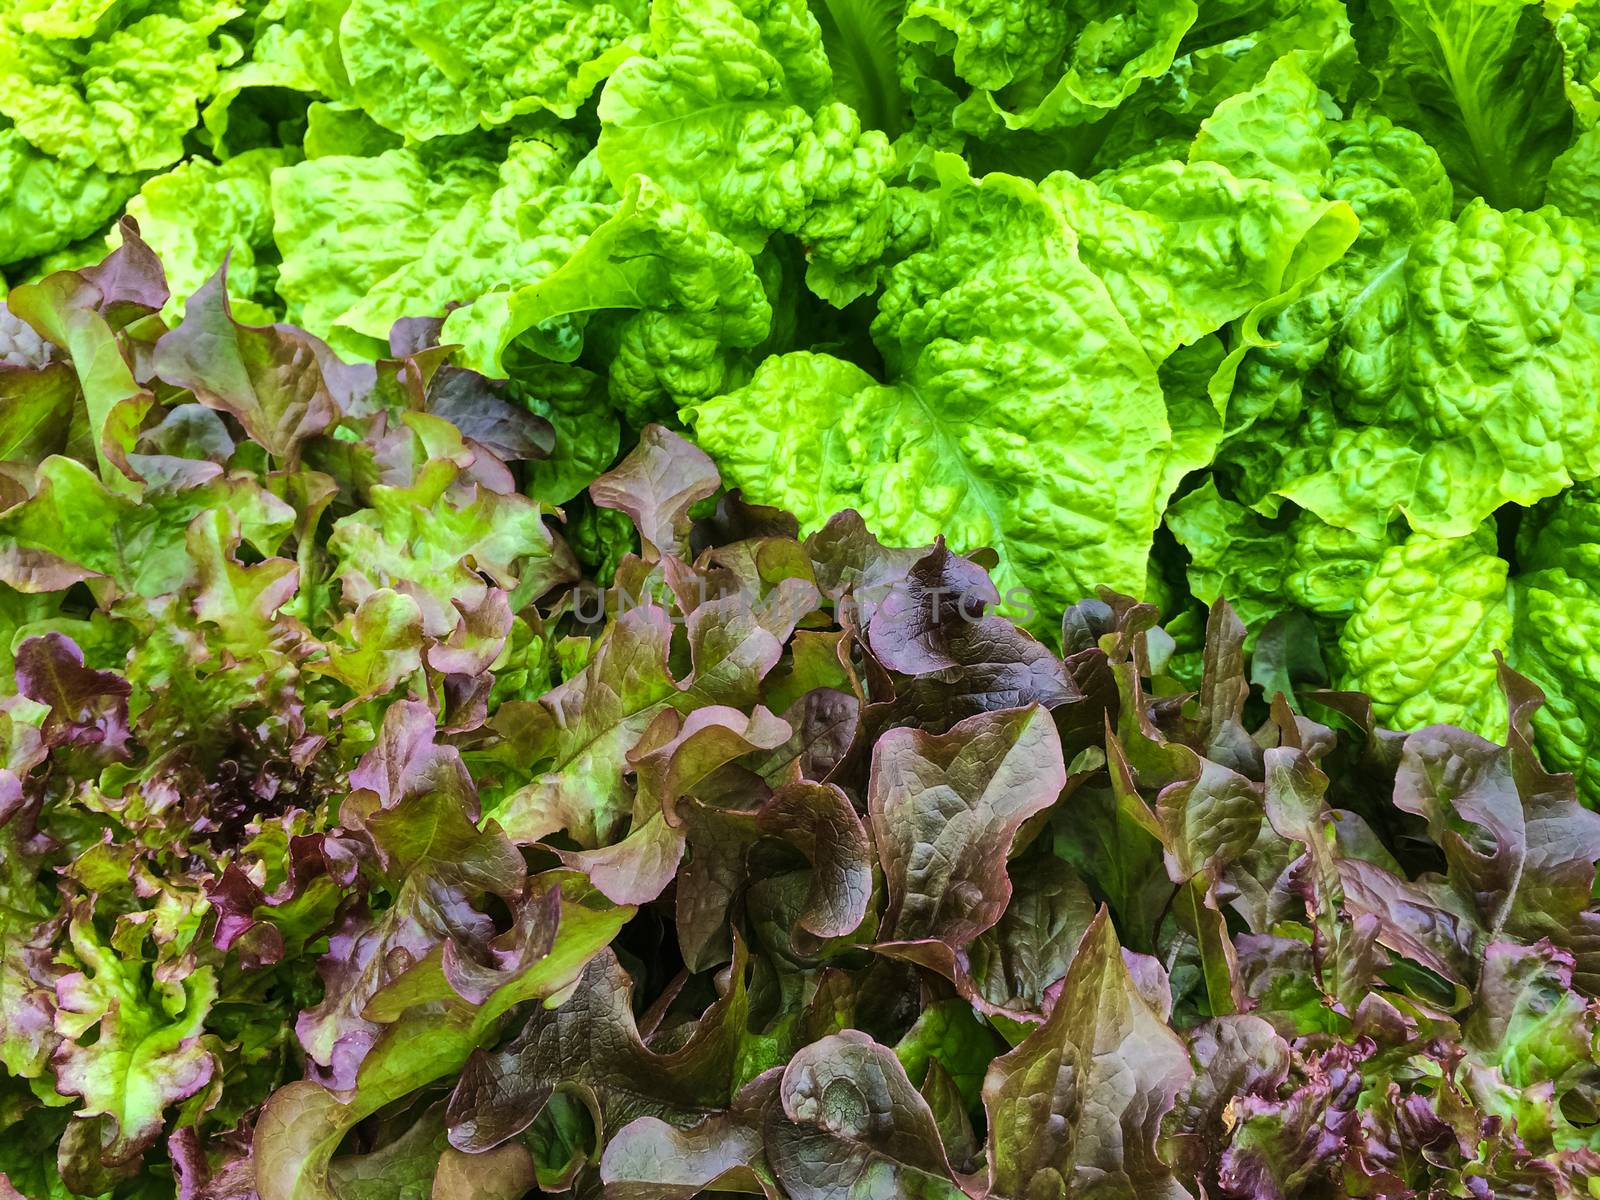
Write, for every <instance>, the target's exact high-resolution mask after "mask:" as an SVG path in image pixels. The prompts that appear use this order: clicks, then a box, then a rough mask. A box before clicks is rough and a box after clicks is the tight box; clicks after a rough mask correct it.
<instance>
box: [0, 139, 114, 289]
mask: <svg viewBox="0 0 1600 1200" xmlns="http://www.w3.org/2000/svg"><path fill="white" fill-rule="evenodd" d="M0 178H4V179H6V180H7V185H6V191H5V194H4V196H3V197H0V263H14V262H21V261H22V260H23V259H25V258H33V257H34V256H36V255H40V254H49V253H50V252H52V251H54V250H60V249H62V248H63V247H65V246H67V245H68V244H70V243H72V242H74V241H77V240H78V239H79V238H86V237H88V236H89V235H90V234H92V233H94V232H95V231H96V230H97V229H99V228H101V227H102V226H103V225H105V223H106V222H107V221H109V220H110V219H111V218H112V217H113V216H115V215H116V213H117V212H118V210H119V209H121V207H122V204H123V201H125V200H126V199H127V198H128V197H129V196H131V195H132V194H133V193H134V192H135V191H136V190H137V189H138V186H139V180H138V178H137V176H133V175H112V174H107V173H106V172H104V171H101V170H99V169H98V168H96V167H94V166H92V165H90V166H83V167H77V166H73V165H71V164H70V163H67V162H65V161H63V160H62V159H59V158H52V157H51V156H49V155H47V154H43V153H41V152H40V151H38V150H36V149H35V148H34V147H33V146H32V145H30V144H29V142H28V140H27V139H26V138H24V137H23V136H22V134H21V133H20V132H18V131H17V130H16V129H13V128H10V127H7V128H4V129H0Z"/></svg>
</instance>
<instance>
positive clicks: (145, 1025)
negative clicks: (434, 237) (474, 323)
mask: <svg viewBox="0 0 1600 1200" xmlns="http://www.w3.org/2000/svg"><path fill="white" fill-rule="evenodd" d="M121 238H122V245H121V247H120V248H119V249H118V250H117V251H116V252H114V253H113V254H111V255H110V256H109V257H108V258H107V259H106V260H105V261H104V262H103V263H101V264H99V265H98V266H96V267H94V268H89V269H84V270H80V271H67V272H61V273H57V274H54V275H52V276H50V277H48V278H47V279H45V280H44V281H43V282H42V283H39V284H36V285H28V286H24V287H19V288H17V289H16V290H15V291H13V292H12V294H11V297H10V300H9V302H8V303H9V312H8V315H7V322H8V324H7V325H6V327H5V338H6V343H5V345H6V364H5V366H4V368H3V371H4V375H3V379H4V382H5V386H6V388H7V389H8V390H7V396H8V397H9V400H8V405H7V407H6V408H5V409H4V410H3V411H0V437H3V441H4V445H5V447H6V455H7V457H6V459H5V461H4V465H3V469H0V487H3V488H4V489H5V492H6V497H5V498H6V501H7V505H6V507H5V508H4V510H3V511H0V581H3V583H4V585H5V590H4V591H3V592H0V599H3V604H4V620H5V622H6V628H7V630H8V634H9V636H7V637H6V638H5V639H0V645H4V646H5V647H6V648H7V650H6V652H7V663H6V667H7V675H8V676H9V677H11V678H12V679H13V680H14V690H13V691H11V692H10V694H9V695H8V696H7V697H6V698H5V699H4V700H3V701H0V715H3V719H0V733H3V745H4V753H5V758H4V762H5V766H4V768H3V769H0V868H3V871H0V1064H3V1066H4V1075H3V1077H0V1122H3V1124H0V1172H3V1174H0V1195H6V1196H15V1195H21V1196H25V1197H30V1198H45V1197H59V1196H64V1195H68V1194H72V1195H80V1196H114V1197H122V1198H133V1197H149V1198H152V1200H153V1198H154V1197H158V1196H162V1197H164V1196H171V1195H174V1194H177V1195H180V1196H183V1197H186V1198H192V1200H248V1198H251V1197H255V1198H257V1200H330V1198H335V1200H365V1198H368V1197H415V1196H433V1197H438V1198H440V1200H446V1198H450V1197H469V1196H471V1197H478V1196H490V1197H506V1198H507V1200H513V1198H515V1197H520V1196H522V1195H524V1194H526V1193H528V1192H530V1191H537V1192H540V1193H544V1192H551V1193H560V1192H571V1193H573V1194H575V1195H577V1196H580V1197H599V1196H604V1197H608V1198H611V1200H618V1198H634V1200H644V1198H669V1197H689V1196H694V1195H699V1194H722V1195H727V1194H731V1193H741V1192H742V1193H746V1194H760V1195H765V1196H768V1197H775V1198H776V1197H788V1198H790V1200H823V1198H829V1200H831V1198H840V1200H843V1198H846V1197H855V1198H859V1197H864V1196H919V1197H947V1198H949V1200H961V1198H962V1197H970V1198H974V1200H1038V1198H1039V1197H1066V1196H1096V1197H1100V1196H1104V1197H1111V1196H1118V1197H1129V1196H1155V1195H1159V1196H1164V1197H1173V1198H1177V1197H1183V1196H1190V1197H1199V1196H1202V1195H1206V1196H1217V1197H1227V1196H1237V1197H1262V1196H1267V1197H1276V1196H1282V1197H1305V1198H1308V1200H1309V1198H1312V1197H1321V1196H1335V1195H1353V1196H1384V1197H1401V1196H1429V1197H1434V1196H1449V1195H1460V1196H1488V1195H1502V1196H1544V1197H1579V1196H1585V1195H1594V1194H1595V1192H1594V1190H1593V1189H1594V1183H1593V1181H1594V1180H1595V1179H1596V1178H1600V1003H1596V1001H1595V999H1594V997H1596V995H1597V994H1600V905H1597V904H1596V903H1595V901H1594V900H1593V899H1592V895H1593V892H1594V886H1595V877H1596V862H1597V860H1600V814H1596V813H1594V812H1592V811H1591V810H1589V809H1588V808H1585V807H1584V806H1583V805H1582V804H1581V803H1580V802H1579V800H1578V797H1577V793H1576V789H1575V784H1574V781H1573V779H1572V777H1571V776H1570V775H1565V774H1562V775H1555V774H1551V773H1549V772H1547V771H1546V769H1545V768H1544V767H1542V766H1541V765H1540V763H1539V760H1538V758H1537V756H1536V754H1535V752H1534V749H1533V746H1532V741H1531V738H1532V727H1533V723H1534V721H1535V719H1536V715H1537V713H1538V712H1539V710H1540V705H1541V703H1542V698H1541V696H1540V695H1539V692H1538V690H1537V688H1535V687H1534V686H1533V685H1532V684H1530V683H1529V682H1528V681H1527V680H1525V679H1524V678H1522V677H1521V676H1519V675H1517V674H1515V673H1514V672H1512V671H1511V670H1509V669H1508V668H1504V667H1501V668H1500V669H1499V683H1500V687H1501V689H1502V694H1503V697H1504V703H1505V704H1506V707H1507V711H1508V713H1509V724H1508V734H1507V742H1506V744H1505V745H1500V744H1496V743H1494V742H1490V741H1486V740H1484V739H1483V738H1481V737H1479V736H1477V735H1476V734H1473V733H1470V732H1468V731H1465V730H1462V729H1459V728H1452V727H1448V726H1437V725H1436V726H1430V727H1427V728H1424V729H1421V730H1419V731H1418V732H1415V733H1411V734H1409V735H1403V734H1399V733H1393V732H1388V731H1386V730H1385V729H1383V728H1382V727H1381V726H1380V724H1379V723H1378V721H1377V720H1376V718H1375V715H1374V710H1373V706H1372V704H1371V702H1370V701H1369V700H1368V699H1366V698H1365V697H1363V696H1361V695H1359V694H1354V693H1336V692H1325V691H1316V690H1307V689H1303V688H1301V689H1297V688H1296V687H1295V685H1294V675H1295V672H1296V671H1297V670H1299V663H1298V655H1297V654H1296V653H1294V652H1293V650H1294V647H1293V645H1292V643H1291V641H1290V640H1288V639H1287V637H1286V636H1285V634H1284V630H1283V629H1282V627H1281V626H1280V627H1279V629H1278V631H1277V632H1276V633H1274V635H1273V636H1272V637H1268V636H1265V635H1263V637H1262V638H1261V639H1260V640H1259V642H1258V647H1257V650H1256V653H1255V655H1254V661H1253V666H1252V667H1251V672H1252V676H1253V678H1254V680H1255V681H1256V682H1257V683H1259V684H1260V685H1261V686H1260V688H1259V689H1257V688H1255V687H1253V685H1252V682H1251V677H1247V674H1246V671H1247V657H1246V652H1245V640H1246V634H1245V629H1244V627H1243V625H1242V624H1241V623H1240V622H1239V620H1238V618H1237V617H1236V616H1235V615H1234V613H1233V610H1232V609H1231V608H1229V607H1228V606H1227V605H1226V604H1222V603H1219V604H1218V605H1216V606H1215V607H1214V608H1213V609H1212V610H1211V613H1210V616H1209V620H1208V624H1207V627H1206V630H1205V635H1204V644H1203V647H1202V651H1201V667H1200V672H1199V676H1200V682H1199V688H1198V690H1197V691H1193V690H1189V689H1187V688H1186V686H1185V685H1184V684H1183V683H1182V682H1180V681H1179V680H1177V679H1175V678H1174V676H1173V675H1172V673H1171V667H1172V665H1173V663H1174V662H1175V661H1176V657H1177V656H1176V653H1175V651H1176V642H1175V640H1174V638H1173V637H1172V635H1171V634H1170V633H1168V632H1167V631H1165V630H1163V629H1161V628H1160V627H1159V626H1157V624H1156V621H1157V615H1158V614H1157V612H1156V610H1155V608H1154V607H1153V606H1151V605H1148V604H1142V603H1138V602H1135V601H1133V600H1131V599H1127V598H1125V597H1122V596H1118V595H1117V594H1115V593H1113V592H1111V591H1109V590H1104V591H1102V593H1101V597H1100V598H1099V599H1089V600H1084V601H1081V602H1079V603H1077V604H1074V605H1073V606H1071V607H1070V608H1068V609H1067V610H1066V613H1065V618H1064V620H1063V621H1062V623H1061V627H1060V634H1059V636H1060V639H1061V646H1062V649H1063V651H1064V655H1065V656H1064V657H1061V656H1058V655H1057V654H1056V653H1055V652H1054V651H1053V650H1052V649H1051V648H1050V647H1048V646H1046V645H1045V644H1043V643H1042V642H1040V641H1038V640H1036V639H1035V638H1034V637H1033V636H1031V635H1030V634H1029V633H1027V632H1025V631H1024V630H1022V629H1021V628H1019V627H1018V626H1016V625H1014V624H1013V623H1012V622H1010V621H1008V620H1006V619H1004V618H1003V617H1001V616H998V615H995V614H994V613H993V612H991V611H990V610H991V609H993V608H994V607H995V606H996V604H997V602H998V601H999V599H1000V596H999V592H998V585H997V583H996V581H995V580H994V578H993V573H995V572H996V571H997V570H998V565H999V563H1000V559H999V556H998V555H996V554H995V553H994V552H993V551H989V550H982V551H975V552H973V553H972V554H970V555H968V556H960V555H957V554H955V553H954V552H953V551H952V550H951V549H949V547H948V546H947V545H946V544H945V543H944V542H943V541H938V542H936V543H935V544H933V545H925V546H921V547H917V548H897V547H894V546H892V545H885V544H884V543H883V542H881V541H880V540H879V539H878V538H877V537H876V536H875V535H874V534H873V533H872V532H871V531H870V529H869V527H868V525H867V524H866V523H865V522H864V520H863V519H862V517H861V515H860V514H859V513H856V512H853V511H846V512H842V513H840V514H837V515H834V516H832V517H830V518H829V519H828V520H827V521H825V522H824V523H823V524H822V526H821V527H820V528H818V529H817V530H816V531H814V532H813V533H811V534H810V535H809V536H808V537H806V538H805V539H804V540H800V538H799V536H798V529H799V526H798V522H797V521H796V519H795V518H794V516H792V515H791V514H788V513H785V512H783V511H781V510H779V509H776V508H772V507H765V506H760V505H756V504H752V503H750V502H749V501H747V500H745V499H744V498H742V497H741V496H740V494H739V493H738V492H737V491H736V490H734V491H724V490H723V488H722V484H723V480H722V479H721V478H720V477H719V474H718V472H717V469H716V468H715V466H714V465H713V463H712V462H711V460H710V459H709V457H707V456H706V455H705V453H704V452H703V451H701V450H699V449H697V448H695V447H694V446H692V445H691V444H690V443H688V442H687V441H685V440H684V439H682V438H681V437H679V436H678V435H676V434H674V433H672V432H670V431H668V430H666V429H665V428H663V427H661V426H659V425H648V426H646V427H645V428H644V429H643V430H642V431H641V436H640V439H639V442H638V445H637V446H636V447H635V448H634V449H633V450H632V451H631V452H630V453H629V454H628V455H627V456H626V457H624V458H623V459H622V461H621V462H620V463H619V464H618V465H617V466H615V467H614V468H613V469H612V470H610V471H608V472H606V473H604V474H603V475H601V476H600V477H598V478H597V479H595V480H594V481H593V482H592V483H591V484H590V486H589V488H588V494H589V497H590V502H591V506H590V507H588V508H585V509H583V510H582V512H583V513H584V514H587V515H585V516H582V517H580V516H579V510H578V509H577V508H574V510H573V514H572V515H571V516H570V517H568V518H567V519H566V520H565V521H564V522H563V521H562V520H561V519H559V518H560V516H561V514H559V513H558V512H557V510H554V509H552V508H550V507H549V506H548V505H545V504H541V503H540V502H539V501H538V500H535V499H531V498H530V497H529V494H528V493H529V492H537V491H538V490H539V488H540V487H541V486H542V484H541V481H546V482H547V481H548V479H549V478H550V475H549V474H548V472H549V471H550V470H551V464H552V463H553V462H554V461H556V460H555V459H553V458H552V457H551V452H552V449H553V446H552V430H551V427H550V425H549V424H548V423H546V422H545V421H543V420H541V419H539V418H537V417H534V416H532V415H530V414H529V413H527V412H526V411H525V410H524V409H523V408H521V407H520V406H518V405H516V404H514V403H512V402H511V401H510V400H508V399H507V395H506V394H507V392H508V391H509V390H510V389H509V388H507V387H506V386H504V385H499V384H495V383H493V382H491V381H490V380H488V379H486V378H484V377H483V376H482V375H479V374H477V373H474V372H472V371H470V370H466V369H463V368H460V367H457V366H454V365H452V364H451V362H450V358H451V355H452V352H451V351H450V350H449V349H448V348H440V347H438V346H437V345H436V344H435V343H436V339H437V337H438V335H439V333H440V322H439V321H438V320H436V319H435V320H406V321H402V322H400V323H399V324H398V325H397V326H396V328H395V329H394V331H393V333H392V335H391V346H390V350H389V352H388V354H387V355H386V356H385V357H384V358H383V359H381V360H380V361H378V362H377V363H375V364H370V365H351V364H349V363H346V362H344V361H343V360H341V359H340V358H339V357H338V356H337V355H335V354H334V353H333V352H332V351H331V350H330V349H329V348H328V346H327V345H326V344H325V343H323V342H322V341H320V340H319V339H317V338H316V337H314V336H313V335H311V334H308V333H306V332H304V331H302V330H299V329H296V328H293V327H290V326H286V325H278V326H262V327H256V326H249V325H244V324H241V323H240V322H239V321H238V320H237V319H236V318H235V316H234V315H233V314H232V312H231V310H230V306H229V304H228V301H227V299H226V295H225V288H224V277H223V275H222V274H221V273H219V274H218V275H217V276H216V277H215V278H213V279H212V280H211V281H209V282H208V283H206V284H205V285H204V286H202V287H201V288H200V289H199V291H197V292H196V293H195V294H194V295H193V296H191V297H189V299H188V301H187V303H186V306H185V317H184V319H183V321H182V323H181V324H178V325H177V326H175V327H172V328H169V327H168V326H167V324H166V322H165V321H164V320H163V319H162V317H161V316H160V313H161V311H162V310H163V308H164V307H165V305H166V302H167V290H166V285H165V283H164V281H163V278H162V275H161V271H160V267H159V264H158V263H157V261H156V259H155V258H154V256H153V255H152V253H151V252H150V250H149V248H148V247H147V246H146V245H145V244H144V243H143V242H142V241H141V240H140V239H139V236H138V233H137V231H136V230H135V228H134V226H133V225H132V224H131V223H129V224H125V225H124V226H123V228H122V230H121ZM600 514H607V515H606V516H604V517H602V516H601V515H600ZM584 522H587V526H588V527H589V528H591V529H592V528H594V527H596V526H598V525H600V524H602V523H606V522H620V523H622V524H623V525H624V526H625V528H626V533H627V537H628V539H629V544H630V545H632V546H634V547H635V548H634V549H632V550H629V551H627V552H625V553H622V554H621V555H620V556H617V555H615V554H614V551H615V550H616V547H617V545H618V544H619V539H618V538H617V537H616V535H615V534H613V536H612V538H611V540H610V541H608V542H605V543H604V545H601V544H600V543H599V542H595V541H591V542H589V543H588V544H587V547H586V546H585V543H584V531H585V524H584ZM563 534H570V535H571V536H572V538H573V544H570V545H569V543H568V541H567V540H566V538H565V537H564V536H563ZM597 546H600V549H599V550H597V549H596V547H597ZM597 554H598V555H599V556H600V557H597ZM585 563H587V573H588V577H587V578H585V570H586V567H585ZM596 575H604V576H605V577H606V578H607V579H608V580H609V584H608V586H606V587H604V588H602V587H600V586H599V585H598V584H597V582H596V581H595V576H596ZM1297 692H1298V698H1297V699H1291V698H1290V697H1291V696H1295V695H1296V693H1297ZM1268 696H1271V697H1272V699H1271V702H1270V705H1269V704H1268V703H1267V697H1268ZM1296 704H1298V705H1300V706H1301V707H1300V708H1298V709H1297V708H1295V707H1294V705H1296Z"/></svg>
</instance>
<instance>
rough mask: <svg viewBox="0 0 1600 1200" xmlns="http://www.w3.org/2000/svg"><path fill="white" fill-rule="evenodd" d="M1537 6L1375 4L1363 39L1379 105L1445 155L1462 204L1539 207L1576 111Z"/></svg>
mask: <svg viewBox="0 0 1600 1200" xmlns="http://www.w3.org/2000/svg"><path fill="white" fill-rule="evenodd" d="M1543 8H1544V6H1542V5H1539V4H1535V3H1531V2H1529V0H1377V2H1376V3H1373V4H1370V5H1365V6H1363V10H1362V19H1361V20H1360V21H1358V23H1357V27H1356V36H1357V40H1358V43H1359V44H1360V46H1361V49H1362V55H1363V59H1364V61H1365V63H1366V65H1367V66H1368V67H1369V68H1370V69H1371V71H1372V72H1373V74H1374V76H1375V77H1376V79H1377V82H1378V94H1377V97H1376V104H1377V106H1378V109H1379V110H1380V111H1381V112H1383V113H1384V114H1385V115H1386V116H1389V117H1391V118H1393V119H1394V120H1395V121H1397V122H1399V123H1400V124H1402V125H1406V126H1408V127H1409V128H1411V129H1415V130H1416V131H1417V132H1418V133H1420V134H1422V135H1423V136H1424V137H1426V138H1427V139H1428V143H1429V144H1430V145H1431V146H1433V148H1434V149H1435V150H1437V151H1438V152H1439V157H1440V158H1441V159H1443V160H1444V164H1445V166H1446V168H1447V169H1448V170H1449V172H1450V178H1451V179H1452V180H1453V181H1454V182H1455V185H1456V195H1457V197H1458V198H1459V199H1460V200H1461V201H1462V202H1465V201H1466V200H1468V199H1470V198H1472V197H1474V196H1482V197H1483V198H1484V199H1486V200H1487V201H1488V202H1489V203H1490V204H1492V205H1494V206H1495V207H1496V208H1536V207H1538V205H1539V203H1540V201H1541V199H1542V198H1543V196H1544V185H1545V178H1546V176H1547V175H1549V173H1550V164H1551V162H1552V161H1553V160H1554V159H1555V157H1556V155H1557V154H1559V153H1561V151H1562V150H1563V149H1565V147H1566V144H1567V139H1568V137H1569V136H1570V131H1571V128H1572V112H1571V109H1570V108H1569V107H1568V105H1567V102H1566V99H1565V96H1564V93H1563V86H1562V44H1561V41H1560V40H1559V39H1558V38H1557V36H1556V33H1555V30H1554V29H1552V28H1551V26H1550V23H1549V21H1548V19H1547V18H1546V16H1545V14H1544V11H1543Z"/></svg>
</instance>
